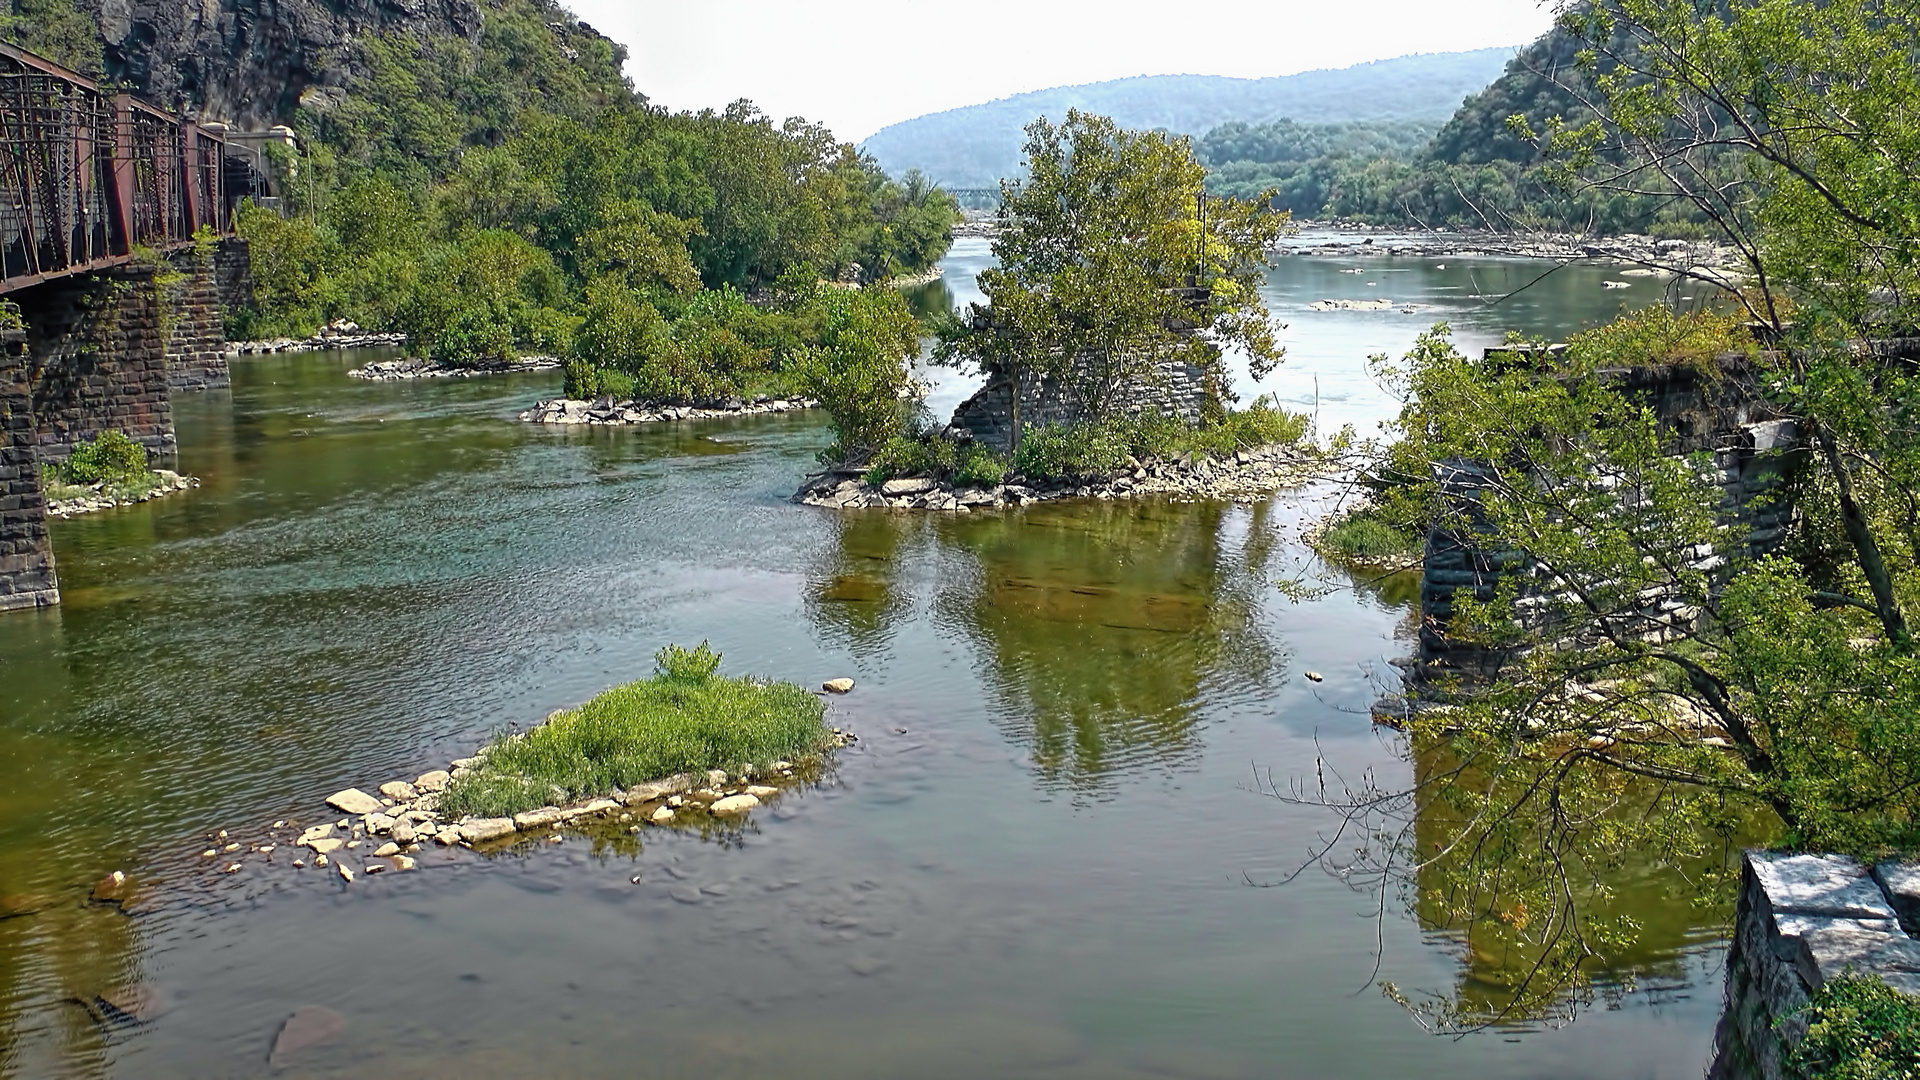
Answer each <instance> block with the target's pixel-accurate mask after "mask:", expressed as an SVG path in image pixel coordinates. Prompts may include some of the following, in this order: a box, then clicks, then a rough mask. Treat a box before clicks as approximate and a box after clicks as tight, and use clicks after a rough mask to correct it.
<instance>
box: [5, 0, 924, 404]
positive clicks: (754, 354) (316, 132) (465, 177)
mask: <svg viewBox="0 0 1920 1080" xmlns="http://www.w3.org/2000/svg"><path fill="white" fill-rule="evenodd" d="M16 3H17V4H19V3H25V4H29V5H31V10H32V11H33V13H34V18H33V19H32V20H28V19H24V18H21V17H16V18H14V19H11V20H9V21H8V22H7V23H6V24H4V26H0V31H4V32H5V33H7V34H9V35H11V36H13V37H14V38H15V39H16V40H23V41H26V42H27V43H29V44H40V45H42V47H53V48H58V49H60V50H62V51H63V53H64V54H66V55H67V56H69V57H71V58H73V59H75V60H77V61H79V62H81V63H83V64H86V65H88V66H91V67H93V68H94V69H95V70H102V71H103V72H104V73H105V74H106V75H107V77H108V78H110V79H117V80H119V81H122V82H124V83H126V84H129V85H133V86H135V87H136V88H137V89H143V90H147V89H151V90H153V91H154V92H156V94H157V95H158V96H160V97H161V98H163V99H165V98H167V97H168V96H170V95H171V96H173V97H175V98H176V99H177V100H176V101H175V102H174V103H175V104H177V105H180V106H182V107H187V108H193V109H197V110H199V111H200V113H201V115H203V116H206V117H207V118H209V119H234V120H236V121H238V122H241V123H252V124H256V125H257V124H259V123H263V122H277V123H285V124H288V125H290V126H291V127H292V128H293V130H294V131H295V132H296V134H297V136H298V147H297V149H295V150H292V151H288V152H285V153H282V154H280V155H279V156H278V157H277V158H276V159H275V160H274V161H273V162H272V163H271V165H270V169H271V171H273V172H274V173H275V174H276V175H275V177H274V181H275V183H274V186H275V189H276V191H277V193H278V195H279V197H280V206H279V207H278V208H277V209H267V208H261V207H253V206H251V205H248V206H243V207H242V210H241V213H240V214H239V218H238V228H239V231H240V233H241V234H242V235H243V236H245V237H246V238H247V239H248V241H249V246H250V250H251V253H252V261H253V281H254V297H255V302H254V304H253V306H252V307H251V308H249V309H247V310H244V311H240V312H235V313H233V318H232V326H231V327H230V331H231V332H232V333H233V334H234V335H237V336H264V335H275V334H303V333H306V332H309V331H311V330H312V329H314V328H315V327H316V326H318V325H319V324H321V323H323V322H326V321H329V320H333V319H336V318H347V319H351V320H353V321H355V322H358V323H360V324H361V325H363V326H366V327H369V328H377V329H394V330H401V331H404V332H406V333H407V334H408V335H409V337H410V338H411V339H412V342H413V344H414V346H415V347H416V348H418V349H420V350H422V351H424V352H426V353H428V354H429V355H431V356H432V357H433V358H434V359H436V360H439V361H441V362H443V363H449V364H471V363H488V362H498V361H504V360H508V359H511V358H512V357H513V356H514V355H515V354H516V353H517V352H518V351H520V350H523V349H525V350H535V351H540V352H547V353H557V354H561V355H563V356H566V357H568V358H570V360H572V361H574V362H575V365H574V366H575V369H576V370H575V372H574V374H575V376H576V377H575V379H574V382H575V383H576V384H577V385H579V386H585V387H591V388H592V389H594V390H595V391H596V392H605V393H615V394H627V393H633V392H644V393H646V394H648V395H650V396H651V397H653V398H655V399H657V400H673V399H679V400H684V399H689V398H696V397H707V396H713V395H725V394H728V393H732V392H738V391H739V390H740V388H741V387H742V386H743V385H744V384H745V383H747V382H749V381H751V380H754V379H760V378H763V377H773V376H775V375H777V374H778V372H779V369H780V368H781V366H782V365H783V364H784V363H785V362H786V360H787V359H788V358H789V357H790V356H792V355H793V354H795V353H796V352H797V351H799V350H803V349H804V348H805V347H806V346H807V345H808V343H809V342H810V341H811V340H812V339H813V336H814V334H815V331H816V329H817V326H818V322H819V318H820V317H821V313H822V310H824V309H821V308H819V307H818V305H816V304H815V303H814V301H815V298H816V296H817V294H818V288H817V283H818V282H819V281H820V280H821V279H822V278H827V279H833V280H839V281H857V282H863V283H864V282H869V281H874V280H879V279H884V278H887V277H890V276H893V275H896V274H900V273H915V272H919V271H921V270H923V269H925V268H926V267H927V266H928V265H930V264H931V263H932V262H933V260H935V259H937V258H938V257H939V255H940V254H941V253H942V252H944V251H945V249H946V245H947V242H948V236H947V230H948V228H949V227H950V226H951V224H952V223H953V222H954V221H955V220H956V213H955V209H954V206H953V202H952V200H951V199H950V198H948V197H947V196H946V195H945V194H944V193H942V192H940V191H937V190H935V189H933V188H932V187H931V186H930V185H928V184H927V183H925V182H924V181H922V180H921V179H920V178H918V177H917V176H908V177H905V178H904V179H903V180H902V181H901V182H898V183H896V182H895V181H893V180H892V179H890V178H888V177H887V176H886V175H885V174H884V173H882V172H881V171H880V169H879V167H878V166H877V165H875V164H874V162H873V161H872V160H871V159H868V158H863V157H861V156H860V155H859V154H858V153H857V152H856V151H855V149H854V148H853V147H852V146H851V145H849V144H846V143H843V142H840V141H838V140H836V139H835V138H834V136H833V134H832V133H831V132H829V131H827V130H826V129H824V128H821V127H818V126H816V125H809V124H805V123H799V122H793V121H789V122H787V123H776V122H775V121H774V120H772V119H771V118H769V117H767V116H764V115H763V114H761V113H760V112H759V111H758V110H757V109H755V108H754V107H753V106H752V104H750V103H748V102H745V101H741V102H736V103H735V104H733V105H732V106H729V107H728V108H727V109H726V110H725V111H724V112H712V111H706V112H700V113H668V112H666V111H664V110H661V109H658V108H655V107H651V106H649V105H648V104H647V102H646V99H645V97H644V96H643V95H641V94H640V93H638V92H636V91H635V89H634V88H633V87H632V86H630V85H629V84H628V82H627V80H626V78H625V76H624V75H623V74H622V73H621V69H620V65H621V61H622V60H623V58H624V56H623V51H622V50H621V49H620V48H619V46H617V45H616V44H614V43H613V42H612V41H610V40H608V39H607V38H605V37H603V36H601V35H599V34H598V33H596V32H594V31H593V30H592V28H590V27H588V26H586V25H585V24H583V23H580V22H579V21H578V20H576V19H575V18H574V17H573V16H572V14H571V13H569V12H568V11H567V10H566V9H564V8H562V7H560V6H558V5H557V4H555V3H553V2H551V0H478V2H477V3H476V2H474V0H445V2H444V4H442V5H438V6H436V5H433V4H427V5H423V6H420V7H418V8H417V9H412V10H414V12H415V13H414V14H410V15H409V14H405V13H400V14H395V13H394V12H387V13H386V14H384V15H379V16H366V15H364V13H360V12H358V9H353V8H346V7H338V8H337V7H334V6H332V3H331V0H294V2H290V3H289V4H287V5H286V6H285V7H283V8H281V9H279V10H278V11H277V12H276V13H275V14H272V15H262V16H261V17H260V21H258V22H254V23H251V24H250V25H247V26H245V27H239V26H238V25H237V24H235V25H228V24H226V23H222V24H219V25H216V26H187V27H186V28H185V29H183V30H181V31H180V33H179V35H178V36H176V37H169V38H164V39H162V40H145V41H144V44H142V46H141V48H142V50H143V51H140V52H139V53H138V54H137V55H136V54H135V53H133V52H130V51H129V48H128V46H127V41H126V40H125V39H124V38H123V37H122V36H121V35H120V31H119V28H118V27H117V25H116V23H115V18H116V16H113V15H111V14H110V13H102V12H93V11H89V10H87V9H85V8H83V7H77V6H75V5H74V4H73V3H72V2H71V0H16ZM16 10H19V9H16ZM381 10H382V11H385V10H386V9H381ZM396 10H398V9H396ZM55 14H57V15H58V16H59V18H58V19H57V20H55V19H52V18H51V17H50V16H52V15H55ZM276 19H278V20H284V21H281V22H275V21H274V20H276ZM189 21H191V20H189ZM90 26H91V27H93V28H94V29H93V31H91V32H90V31H89V30H88V27H90ZM49 27H57V28H58V30H59V34H58V35H57V36H54V35H51V34H49V33H47V32H46V28H49ZM356 27H358V28H363V32H356ZM242 29H244V30H245V31H246V32H244V33H243V32H240V30H242ZM303 31H312V32H314V33H321V32H322V31H325V32H328V33H335V34H336V35H337V41H336V44H335V47H334V48H333V49H332V50H331V51H327V52H326V56H325V61H326V62H325V65H323V68H324V70H323V71H322V72H321V73H320V74H319V76H318V77H317V81H316V72H315V71H314V70H312V69H310V68H308V67H304V66H301V64H299V63H296V62H294V61H295V60H296V59H297V58H298V57H299V56H300V55H302V52H301V50H302V48H304V46H301V45H298V44H288V43H289V41H293V42H304V41H306V40H307V39H305V38H301V37H300V36H299V34H300V33H301V32H303ZM263 32H264V39H265V40H270V41H272V42H277V43H278V44H275V45H271V46H262V45H261V44H260V42H261V41H262V40H263ZM135 36H136V37H138V36H139V35H135ZM222 50H227V51H228V53H230V54H231V55H226V59H227V60H228V61H230V65H231V66H232V67H234V68H236V69H241V70H251V71H254V72H255V74H256V78H255V79H254V81H253V82H250V83H244V82H234V81H232V80H225V81H222V82H220V83H219V85H218V86H213V85H211V84H208V83H206V82H204V81H196V80H186V81H182V80H180V79H179V78H178V77H177V76H178V70H175V71H173V72H172V73H171V74H166V75H158V74H155V73H154V72H153V70H152V68H153V66H154V64H156V63H159V62H169V63H177V64H184V65H186V66H187V67H188V68H189V69H191V67H192V65H193V64H196V63H206V64H213V65H217V64H218V63H219V62H220V61H221V58H222V56H223V55H225V54H223V52H222ZM143 71H144V72H146V74H147V76H151V77H143V76H142V75H141V73H142V72H143ZM196 91H198V92H200V93H201V96H199V97H195V92H196ZM229 110H231V111H229ZM749 296H752V297H754V298H755V302H754V303H749V302H748V301H747V297H749Z"/></svg>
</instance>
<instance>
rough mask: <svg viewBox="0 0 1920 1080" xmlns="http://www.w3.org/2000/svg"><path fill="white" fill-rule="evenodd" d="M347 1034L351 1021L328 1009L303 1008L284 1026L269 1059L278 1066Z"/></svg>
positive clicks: (324, 1007) (290, 1017) (297, 1010)
mask: <svg viewBox="0 0 1920 1080" xmlns="http://www.w3.org/2000/svg"><path fill="white" fill-rule="evenodd" d="M346 1030H347V1018H346V1017H344V1016H341V1015H340V1014H339V1013H337V1012H334V1011H333V1010H332V1009H329V1008H327V1007H326V1006H324V1005H302V1006H300V1007H299V1008H298V1009H295V1010H294V1011H293V1015H292V1016H289V1017H287V1019H286V1022H285V1023H283V1024H281V1025H280V1033H279V1034H278V1035H275V1036H274V1039H273V1050H272V1051H271V1052H270V1053H269V1054H268V1055H267V1060H268V1062H269V1063H271V1064H275V1065H278V1064H280V1062H281V1060H282V1059H283V1058H285V1057H286V1056H287V1055H288V1054H291V1053H293V1052H294V1051H296V1050H303V1049H305V1048H307V1047H309V1046H318V1045H319V1044H321V1043H325V1042H332V1041H333V1040H335V1039H337V1038H339V1037H340V1036H341V1035H342V1034H343V1033H345V1032H346Z"/></svg>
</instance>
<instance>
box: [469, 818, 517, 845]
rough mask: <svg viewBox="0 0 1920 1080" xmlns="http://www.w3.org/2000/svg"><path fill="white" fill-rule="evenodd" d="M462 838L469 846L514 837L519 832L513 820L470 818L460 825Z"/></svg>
mask: <svg viewBox="0 0 1920 1080" xmlns="http://www.w3.org/2000/svg"><path fill="white" fill-rule="evenodd" d="M459 828H460V838H461V839H462V840H465V841H466V842H467V843H469V844H480V843H485V842H486V841H488V840H498V839H500V838H501V837H503V836H512V835H513V834H514V833H515V832H516V831H518V830H517V829H516V828H515V827H514V824H513V819H512V818H503V817H497V818H469V819H467V820H466V821H463V822H461V823H460V826H459Z"/></svg>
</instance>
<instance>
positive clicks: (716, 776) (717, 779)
mask: <svg viewBox="0 0 1920 1080" xmlns="http://www.w3.org/2000/svg"><path fill="white" fill-rule="evenodd" d="M726 782H727V770H725V769H708V770H707V786H708V787H711V788H717V787H722V786H724V785H725V784H726Z"/></svg>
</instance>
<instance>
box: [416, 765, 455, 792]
mask: <svg viewBox="0 0 1920 1080" xmlns="http://www.w3.org/2000/svg"><path fill="white" fill-rule="evenodd" d="M452 779H453V774H452V773H449V772H447V771H446V770H445V769H435V770H433V771H432V772H424V773H421V774H420V778H419V779H417V780H415V781H414V782H413V787H414V790H415V791H445V790H446V789H447V782H448V781H450V780H452Z"/></svg>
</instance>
